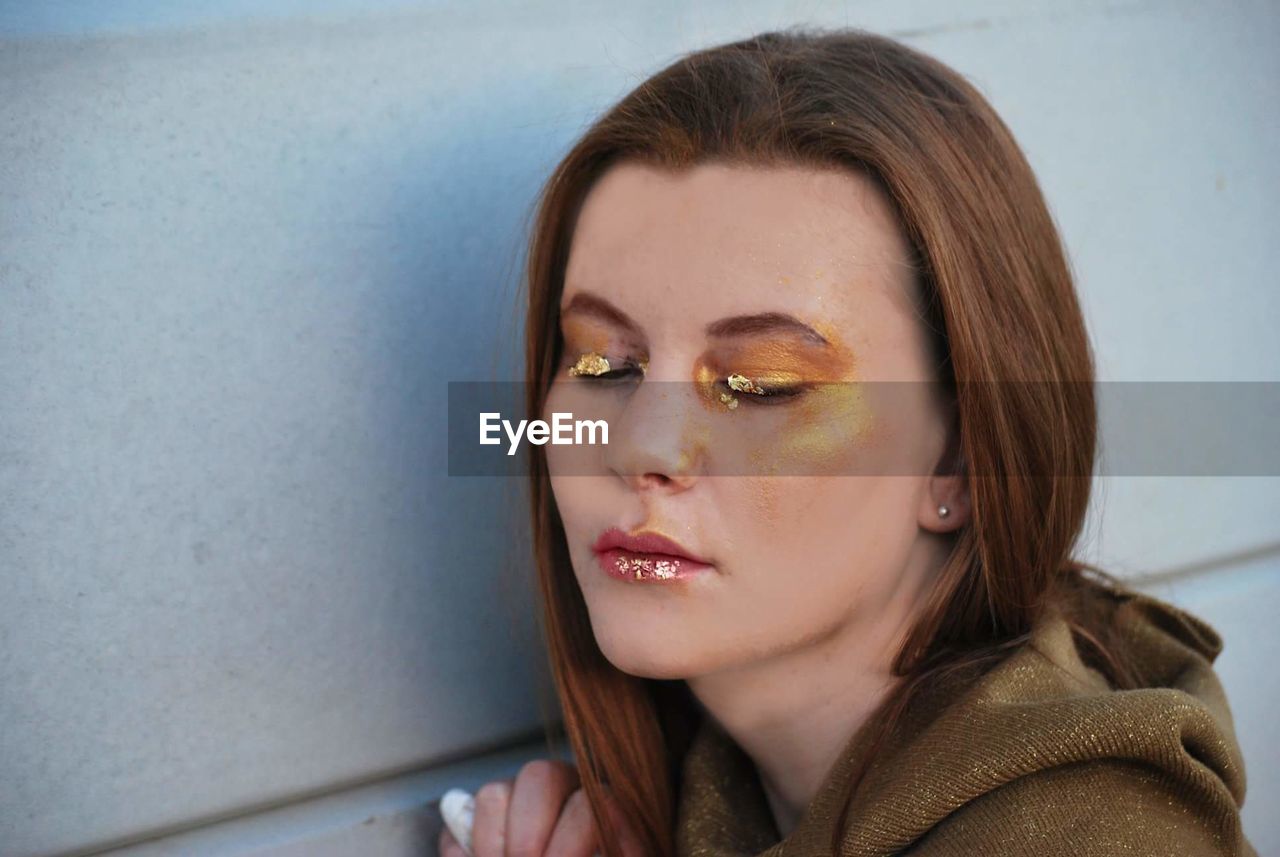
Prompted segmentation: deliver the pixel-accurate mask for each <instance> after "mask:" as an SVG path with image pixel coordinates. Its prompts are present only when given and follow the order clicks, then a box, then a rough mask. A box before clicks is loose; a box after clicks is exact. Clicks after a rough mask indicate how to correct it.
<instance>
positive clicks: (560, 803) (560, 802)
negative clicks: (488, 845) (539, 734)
mask: <svg viewBox="0 0 1280 857" xmlns="http://www.w3.org/2000/svg"><path fill="white" fill-rule="evenodd" d="M577 787H578V772H577V770H576V769H575V768H574V767H573V766H572V765H569V764H567V763H565V762H561V761H558V760H555V759H534V760H533V761H531V762H526V763H525V765H524V767H522V768H521V769H520V772H519V773H518V774H516V781H515V786H514V787H513V789H512V792H511V803H510V806H509V807H508V808H507V850H508V851H509V852H510V853H513V854H542V853H544V852H545V851H546V850H547V842H548V840H550V839H551V833H552V831H553V830H554V829H555V826H556V821H557V820H558V819H559V818H560V812H561V810H562V809H563V808H564V803H565V801H566V800H568V799H569V795H571V794H572V793H573V790H574V789H575V788H577Z"/></svg>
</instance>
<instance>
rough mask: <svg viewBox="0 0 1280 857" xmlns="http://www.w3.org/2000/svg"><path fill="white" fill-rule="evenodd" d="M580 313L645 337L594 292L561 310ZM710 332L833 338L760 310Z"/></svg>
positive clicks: (813, 339)
mask: <svg viewBox="0 0 1280 857" xmlns="http://www.w3.org/2000/svg"><path fill="white" fill-rule="evenodd" d="M573 313H581V314H583V315H590V316H594V317H596V318H599V319H601V320H602V321H607V322H609V323H611V324H613V325H616V326H617V327H620V328H622V329H623V330H625V331H627V332H628V333H631V334H633V335H635V336H637V337H643V336H644V331H643V330H641V328H640V325H638V324H636V322H635V320H634V319H633V318H631V316H629V315H627V314H626V313H625V312H623V311H622V310H620V309H618V308H617V307H616V306H614V305H613V304H611V303H610V302H609V301H607V300H605V299H604V298H602V297H600V296H598V295H594V294H592V293H591V292H578V293H576V294H575V295H574V296H573V298H572V299H571V300H570V301H569V303H568V304H567V305H565V307H564V309H563V310H561V315H562V316H563V315H571V314H573ZM706 333H707V336H714V337H720V338H724V337H731V336H760V335H763V334H768V333H790V334H798V335H800V336H802V337H804V338H805V339H808V340H809V341H811V342H813V343H815V344H817V345H830V344H831V343H830V341H829V340H828V339H827V338H826V337H825V336H823V335H822V334H821V333H819V332H818V331H817V330H815V329H814V328H813V327H811V326H810V325H808V324H805V323H804V322H803V321H801V320H800V319H798V318H796V317H795V316H793V315H788V314H787V313H784V312H761V313H755V314H753V315H735V316H732V317H730V318H722V319H720V320H719V321H713V322H711V324H708V325H707V327H706Z"/></svg>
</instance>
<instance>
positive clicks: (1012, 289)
mask: <svg viewBox="0 0 1280 857" xmlns="http://www.w3.org/2000/svg"><path fill="white" fill-rule="evenodd" d="M621 159H634V160H637V161H640V162H643V163H645V164H649V165H653V166H659V167H663V168H667V169H671V170H679V169H681V168H685V167H688V166H691V165H694V164H698V163H702V162H707V161H712V160H715V161H718V162H723V163H730V164H740V165H744V166H773V165H799V166H818V167H835V168H845V169H850V170H854V171H856V172H857V173H858V174H860V175H862V176H865V177H867V178H869V179H871V180H872V181H873V182H874V183H876V184H877V185H878V186H879V187H880V188H881V189H882V190H883V191H884V192H885V193H886V195H887V197H888V198H889V200H890V201H891V203H892V205H893V206H894V209H895V211H896V214H897V217H898V221H899V226H900V227H901V229H902V230H903V233H904V235H905V236H906V237H907V239H908V240H909V243H910V246H911V249H912V251H913V254H914V257H915V258H914V262H915V265H916V276H917V281H918V288H919V294H920V296H921V297H922V298H923V301H922V304H921V306H922V319H921V321H922V323H923V324H925V325H927V327H928V329H929V331H930V335H931V336H932V337H933V343H934V346H935V351H936V354H937V355H938V356H939V375H940V378H939V380H940V381H941V382H942V383H943V384H944V385H945V387H946V389H948V390H950V391H951V393H952V396H953V401H954V405H955V409H954V422H955V424H954V426H953V429H954V430H955V431H956V432H957V433H958V447H957V448H958V453H959V456H958V457H959V459H960V461H961V462H962V465H961V466H962V467H963V468H965V470H966V473H967V475H968V479H969V481H968V486H969V487H968V490H969V492H970V493H969V497H970V502H971V507H972V517H971V520H970V521H969V522H967V523H966V524H965V526H964V527H962V528H961V529H960V530H959V531H957V532H956V533H955V534H954V535H955V538H954V542H953V548H952V550H951V552H950V554H949V555H948V558H947V560H946V562H945V563H944V565H943V568H942V570H941V574H940V576H939V578H938V580H937V585H936V586H935V587H934V589H933V590H932V592H931V594H930V597H929V598H928V600H927V601H926V603H925V604H924V605H923V607H922V611H921V614H920V618H919V620H918V622H917V623H916V624H915V626H914V627H913V628H912V629H911V630H910V631H909V633H908V634H907V637H906V639H905V642H904V644H903V645H902V647H901V649H900V651H899V652H898V654H897V656H896V659H895V662H894V672H895V674H896V675H897V676H899V677H900V678H901V680H900V681H899V682H898V683H897V684H896V685H895V689H894V690H893V691H892V692H891V693H890V694H889V696H888V697H887V698H886V699H885V700H884V702H883V703H882V704H881V706H880V708H879V709H878V711H879V712H880V714H881V716H880V717H879V718H877V722H879V723H880V724H881V725H880V732H881V734H880V736H879V737H878V738H877V739H876V740H875V741H873V742H872V744H871V746H872V748H873V749H872V753H871V754H870V755H869V758H870V756H873V755H874V751H875V749H876V748H878V747H879V746H881V745H882V744H883V741H884V740H885V736H886V735H887V734H888V731H889V730H890V729H891V728H892V725H893V723H894V722H895V721H896V720H897V717H896V716H894V715H896V714H898V713H901V712H902V711H904V710H905V709H906V708H907V706H909V705H910V702H911V700H912V699H913V697H914V696H915V695H916V694H917V693H918V692H919V691H920V690H921V689H922V688H925V687H927V686H929V685H930V682H931V681H933V680H934V679H936V678H939V677H941V676H942V675H944V674H948V673H951V672H953V671H955V670H957V669H958V668H961V667H966V666H969V665H980V664H983V663H991V662H994V661H996V660H998V659H999V658H1000V657H1001V656H1002V655H1003V654H1004V653H1007V652H1008V651H1009V650H1011V648H1013V647H1015V646H1016V645H1018V644H1020V643H1022V642H1024V641H1025V640H1026V639H1027V638H1028V636H1029V633H1030V630H1031V628H1032V625H1033V624H1034V623H1035V622H1036V621H1037V619H1038V618H1039V617H1040V616H1041V615H1042V613H1043V612H1044V611H1045V610H1046V609H1049V608H1051V607H1053V606H1054V605H1063V606H1064V608H1065V609H1064V614H1065V615H1067V616H1068V620H1069V621H1070V622H1071V623H1072V626H1073V629H1074V630H1075V632H1076V634H1077V639H1078V640H1079V641H1081V642H1082V643H1083V644H1084V646H1083V647H1084V649H1085V650H1086V651H1087V652H1088V653H1090V658H1091V662H1093V663H1096V664H1097V665H1098V667H1099V668H1100V669H1101V670H1103V672H1104V674H1105V675H1107V676H1108V677H1109V678H1110V679H1111V680H1112V681H1113V683H1115V684H1117V685H1118V686H1131V684H1132V682H1133V681H1134V680H1135V679H1134V678H1133V677H1132V675H1131V667H1129V666H1128V665H1126V663H1125V661H1124V660H1123V656H1122V655H1118V654H1117V653H1116V652H1115V651H1113V650H1114V649H1117V648H1118V647H1117V646H1116V645H1115V644H1114V641H1111V640H1109V639H1108V637H1107V633H1106V625H1105V623H1104V622H1102V621H1101V619H1100V618H1099V616H1100V615H1101V614H1100V613H1099V614H1098V616H1095V615H1093V614H1092V613H1091V610H1090V608H1089V607H1088V605H1089V604H1090V603H1091V602H1090V599H1088V598H1084V597H1080V596H1081V594H1082V593H1085V592H1086V591H1087V590H1090V589H1091V588H1098V589H1100V588H1102V587H1104V586H1110V585H1112V584H1113V582H1112V581H1110V578H1109V577H1108V576H1107V575H1105V574H1104V573H1102V572H1101V571H1100V570H1099V569H1096V568H1094V567H1093V566H1089V565H1087V564H1085V563H1082V562H1079V561H1076V560H1073V559H1072V558H1071V557H1070V551H1071V549H1072V547H1073V545H1074V543H1075V542H1076V539H1077V538H1078V536H1079V534H1080V531H1081V528H1082V525H1083V521H1084V517H1085V514H1086V511H1087V506H1088V501H1089V491H1090V487H1091V478H1090V474H1091V472H1092V468H1093V462H1094V456H1095V447H1096V432H1097V429H1096V420H1097V414H1096V404H1095V400H1094V393H1093V387H1092V382H1093V378H1094V361H1093V353H1092V350H1091V347H1090V344H1089V340H1088V336H1087V333H1086V329H1085V325H1084V319H1083V317H1082V314H1081V311H1080V306H1079V303H1078V300H1077V296H1076V293H1075V288H1074V285H1073V282H1072V276H1071V271H1070V268H1069V265H1068V262H1067V258H1066V255H1065V253H1064V250H1063V247H1062V244H1061V240H1060V238H1059V236H1058V233H1057V230H1056V228H1055V226H1054V223H1053V219H1052V216H1051V214H1050V212H1049V210H1048V208H1047V206H1046V204H1045V201H1044V198H1043V196H1042V194H1041V192H1040V189H1039V186H1038V185H1037V182H1036V179H1035V176H1034V175H1033V173H1032V170H1031V168H1030V166H1029V165H1028V163H1027V161H1026V159H1025V157H1024V156H1023V154H1022V152H1021V150H1020V149H1019V147H1018V145H1017V143H1016V142H1015V141H1014V138H1013V136H1012V134H1011V133H1010V131H1009V129H1008V128H1007V127H1006V126H1005V124H1004V123H1003V122H1002V121H1001V119H1000V118H999V116H997V114H996V113H995V111H994V110H993V109H992V107H991V106H990V105H989V104H988V103H987V101H986V100H985V99H984V98H983V96H982V95H981V94H980V93H979V92H978V91H977V90H976V89H975V88H974V87H973V86H972V85H971V84H970V83H969V82H968V81H966V80H965V79H964V78H963V77H962V76H960V75H959V74H958V73H956V72H955V71H953V70H952V69H950V68H949V67H947V66H946V65H944V64H942V63H941V62H939V61H937V60H935V59H933V58H931V57H929V56H927V55H925V54H922V53H920V52H918V51H916V50H914V49H911V48H909V47H907V46H905V45H903V44H901V43H898V42H896V41H893V40H892V39H889V38H886V37H883V36H879V35H875V34H871V33H867V32H863V31H860V30H851V29H842V30H827V29H818V28H812V27H806V28H800V27H795V28H791V29H788V30H783V31H778V32H768V33H763V34H760V35H758V36H755V37H753V38H748V39H743V40H740V41H735V42H731V43H727V44H723V45H719V46H716V47H712V48H708V49H705V50H700V51H696V52H693V53H690V54H687V55H684V56H683V57H681V58H680V59H678V60H677V61H675V62H674V63H672V64H671V65H669V66H668V67H666V68H664V69H663V70H661V71H659V72H658V73H656V74H655V75H653V76H652V77H650V78H649V79H648V80H646V81H644V82H643V83H641V84H640V85H639V86H637V87H636V88H635V89H634V90H632V91H631V92H630V93H628V94H627V95H626V96H624V97H623V98H622V99H621V101H619V102H618V103H617V104H616V105H615V106H613V107H612V108H611V109H609V110H608V111H607V112H606V113H605V114H604V115H603V116H601V117H600V118H599V119H598V120H597V121H596V122H595V123H594V124H593V125H591V126H590V128H589V129H588V130H587V131H586V132H585V133H584V134H583V136H582V137H581V138H580V139H579V140H578V142H577V143H576V144H575V145H574V146H573V147H572V148H571V149H570V151H569V152H568V154H567V155H566V156H565V157H564V158H563V160H562V161H561V162H560V164H559V165H558V166H557V168H556V169H555V171H554V172H553V173H552V175H551V176H550V178H549V179H548V181H547V182H546V184H545V186H544V187H543V190H542V193H541V195H540V197H539V200H538V204H537V209H536V215H535V219H534V222H533V229H532V234H531V238H530V245H529V254H528V262H527V265H528V267H527V272H526V274H527V288H528V315H527V318H526V331H525V333H526V380H527V388H526V389H527V399H526V407H527V410H528V415H529V418H531V419H533V418H537V417H538V416H539V415H540V414H541V413H542V405H543V403H544V401H545V397H546V394H547V391H548V388H549V386H550V384H551V380H552V376H553V374H554V370H555V367H556V366H557V364H558V362H559V359H560V356H561V349H562V345H563V344H562V342H561V341H560V336H559V324H558V313H559V302H560V296H561V294H562V291H563V278H564V273H565V265H566V261H567V258H568V252H569V245H570V241H571V238H572V232H573V228H574V223H575V220H576V218H577V215H578V212H579V210H580V207H581V204H582V201H583V199H584V198H585V196H586V194H587V192H588V191H589V190H590V188H591V187H592V185H593V183H594V182H595V181H596V180H597V179H598V178H599V177H600V176H601V175H602V174H603V173H604V171H605V170H607V169H608V168H609V167H610V166H611V165H613V164H615V163H617V162H619V161H620V160H621ZM989 381H993V382H998V383H968V382H989ZM1007 382H1032V383H1007ZM1042 382H1050V383H1042ZM530 452H531V456H530V477H531V484H530V500H531V515H532V528H533V533H532V535H533V549H534V554H535V562H536V567H537V576H538V590H539V594H540V598H541V607H542V615H541V621H542V624H543V630H544V633H545V635H546V639H547V645H548V653H549V657H550V659H551V665H552V672H553V677H554V679H555V683H556V688H557V692H558V695H559V698H560V701H561V707H562V709H563V713H564V727H565V733H566V735H567V737H568V740H569V743H570V746H571V748H572V750H573V752H574V755H575V757H576V760H577V765H578V770H579V774H580V777H581V780H582V787H583V788H584V790H585V791H586V793H587V796H588V798H589V800H590V803H591V805H592V809H593V812H594V814H595V818H596V822H597V825H598V826H599V828H600V830H601V832H602V839H603V841H602V847H603V850H604V853H605V857H618V854H619V852H618V850H617V844H616V842H615V839H614V837H615V831H614V829H613V828H612V824H611V819H610V817H609V814H608V813H607V812H606V811H604V800H605V797H604V796H605V794H606V792H605V788H606V787H607V789H608V794H609V796H610V798H611V799H612V800H613V802H614V803H615V805H616V806H617V807H618V809H619V810H620V811H621V812H622V814H623V816H624V817H625V818H626V819H627V821H628V823H629V825H630V826H631V827H632V828H633V829H634V830H635V831H636V832H637V834H638V835H639V837H640V840H641V843H642V845H643V847H644V852H645V853H646V854H653V855H669V854H671V853H672V852H673V849H674V827H675V808H676V796H677V794H678V788H679V781H678V777H679V772H680V762H681V760H682V758H683V755H684V753H685V751H686V750H687V748H688V744H689V740H690V738H691V735H692V731H693V728H694V725H695V723H696V720H697V718H698V716H699V715H698V713H697V710H696V708H695V706H694V704H693V702H692V700H691V698H690V695H689V692H688V688H687V685H685V683H684V682H682V681H664V680H654V679H646V678H642V677H637V676H632V675H628V674H625V673H623V672H621V671H620V670H618V669H616V668H615V667H613V666H612V665H611V664H610V663H609V662H608V661H607V660H606V659H605V657H604V656H603V654H602V653H601V651H600V649H599V647H598V646H597V644H596V641H595V638H594V636H593V634H592V630H591V625H590V621H589V618H588V613H587V609H586V604H585V602H584V600H583V597H582V593H581V591H580V589H579V588H578V585H577V582H576V579H575V576H574V574H573V573H572V568H571V566H570V563H569V553H568V547H567V544H566V541H565V535H564V530H563V526H562V523H561V520H560V517H559V513H558V511H557V509H556V505H555V500H554V497H553V495H552V493H551V490H550V482H549V478H548V470H547V463H546V457H545V453H544V451H543V448H542V447H541V446H534V447H532V449H531V450H530ZM997 474H998V475H997ZM866 770H867V765H866V764H863V765H862V767H861V769H860V770H859V772H858V775H857V776H855V777H854V779H853V782H852V783H851V784H850V786H849V790H848V793H847V794H846V795H845V801H844V804H843V806H844V809H845V812H846V814H847V811H848V808H849V806H850V804H851V803H852V801H853V800H854V797H855V792H856V786H857V784H858V782H859V781H860V780H861V779H862V778H863V776H864V775H865V773H866ZM844 820H845V816H844V815H842V817H841V818H840V819H839V823H838V824H837V831H838V830H839V828H840V827H841V826H842V825H843V823H844ZM838 838H839V837H838V833H837V840H838ZM837 850H838V841H837V842H833V843H832V851H833V852H836V851H837Z"/></svg>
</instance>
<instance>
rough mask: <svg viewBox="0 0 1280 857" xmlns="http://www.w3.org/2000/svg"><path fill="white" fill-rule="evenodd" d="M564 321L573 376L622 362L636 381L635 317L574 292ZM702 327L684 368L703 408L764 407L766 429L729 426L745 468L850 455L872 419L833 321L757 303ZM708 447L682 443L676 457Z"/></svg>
mask: <svg viewBox="0 0 1280 857" xmlns="http://www.w3.org/2000/svg"><path fill="white" fill-rule="evenodd" d="M584 296H585V297H584ZM562 329H563V332H564V339H565V352H566V360H567V361H569V362H570V367H569V370H568V374H569V375H571V376H575V377H581V380H584V381H587V382H590V381H592V380H595V379H599V378H600V377H601V376H605V375H613V376H620V377H621V376H626V375H627V374H628V369H630V370H631V371H632V372H634V375H635V377H634V378H633V380H635V381H639V380H642V379H643V377H644V374H645V373H646V372H647V371H648V355H647V348H645V346H644V342H645V340H644V335H643V332H642V330H641V329H640V327H639V325H637V324H636V323H635V322H634V321H632V320H631V319H630V317H629V316H627V315H626V314H625V313H623V312H621V311H620V310H618V309H617V308H616V307H613V305H612V304H609V303H608V302H607V301H605V300H604V299H603V298H599V297H597V296H594V295H589V293H582V292H580V293H578V295H577V296H575V298H574V300H573V301H571V302H570V303H569V305H568V306H567V307H566V309H565V311H564V314H563V315H562ZM705 330H706V334H707V339H708V342H709V347H708V348H707V349H706V350H705V351H704V352H703V353H702V354H701V355H699V356H698V357H697V358H696V360H695V361H694V365H693V368H692V373H691V374H692V380H693V383H694V385H695V388H696V390H697V392H698V395H699V400H700V401H701V402H702V404H703V406H704V408H706V409H708V410H709V411H711V412H713V413H733V414H735V415H736V414H741V415H744V416H742V417H740V418H739V419H743V420H746V419H754V420H756V421H760V422H761V424H762V425H763V421H762V420H761V415H763V414H766V413H772V416H771V417H768V418H767V422H768V424H769V425H770V427H771V428H770V430H769V431H767V432H764V433H762V435H761V436H760V437H755V438H753V437H751V436H750V433H749V432H748V435H746V436H744V435H741V433H740V432H737V433H735V434H737V435H738V437H737V438H736V440H742V441H744V442H746V443H747V446H748V447H750V448H749V449H747V450H746V452H747V454H746V460H747V462H748V463H747V464H746V465H745V467H746V468H747V470H748V471H749V472H754V473H766V474H791V475H798V474H802V473H809V472H832V471H833V470H838V469H839V468H840V466H841V464H842V461H844V460H845V457H846V456H848V455H851V454H856V452H857V446H858V442H859V440H860V439H861V438H863V437H864V436H865V435H866V434H867V432H868V431H869V430H870V428H871V425H872V418H871V414H870V412H869V411H868V409H867V407H866V401H865V397H864V396H863V390H862V388H861V385H860V384H859V383H858V379H857V368H858V367H857V360H856V359H855V357H854V354H853V352H852V350H851V349H850V348H849V347H848V346H846V345H845V344H844V342H843V340H842V338H841V337H840V335H839V332H838V330H837V328H836V327H835V325H832V324H830V323H829V322H826V321H824V320H822V319H814V320H811V321H805V320H803V319H800V318H797V317H795V316H792V315H789V314H786V313H781V312H765V313H758V314H753V315H743V316H734V317H730V318H725V319H721V320H719V321H716V322H713V323H711V324H709V325H707V327H706V329H705ZM620 352H621V353H620ZM744 403H745V406H743V405H744ZM740 406H742V407H740ZM748 413H754V414H756V415H757V416H756V417H754V418H749V417H747V416H745V415H746V414H748ZM741 426H742V424H740V427H741ZM687 435H688V440H689V442H690V443H691V444H694V445H700V444H704V443H705V442H707V441H709V440H710V437H709V433H708V432H707V430H706V427H705V426H702V427H694V428H692V429H691V430H690V431H688V432H687ZM707 451H708V450H707V449H706V448H702V447H701V446H700V448H698V449H688V450H686V451H685V452H686V455H683V456H682V461H686V460H690V459H691V458H692V457H694V456H696V455H699V454H704V453H706V452H707Z"/></svg>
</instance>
